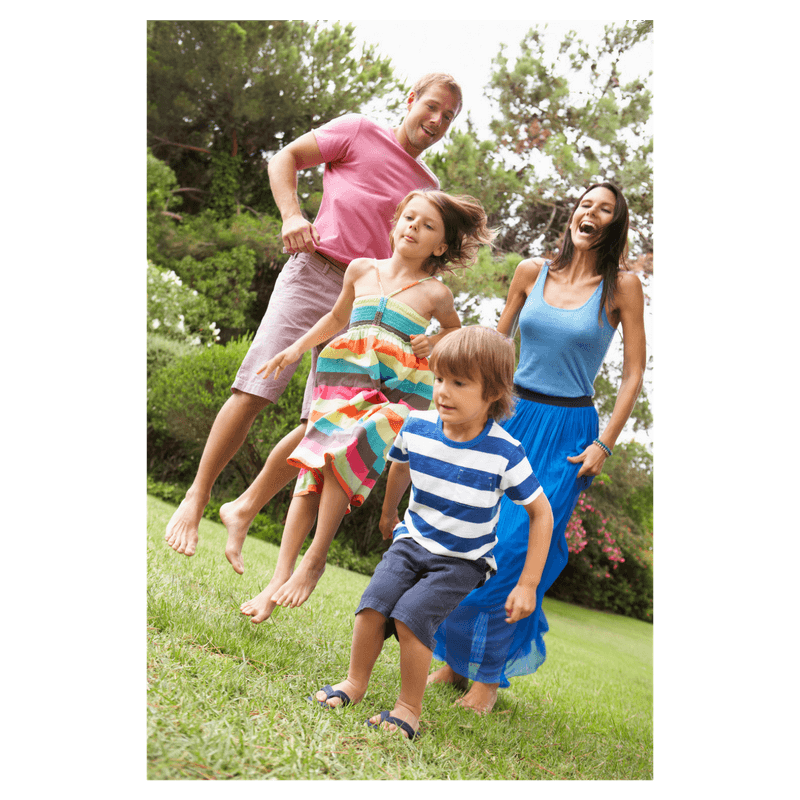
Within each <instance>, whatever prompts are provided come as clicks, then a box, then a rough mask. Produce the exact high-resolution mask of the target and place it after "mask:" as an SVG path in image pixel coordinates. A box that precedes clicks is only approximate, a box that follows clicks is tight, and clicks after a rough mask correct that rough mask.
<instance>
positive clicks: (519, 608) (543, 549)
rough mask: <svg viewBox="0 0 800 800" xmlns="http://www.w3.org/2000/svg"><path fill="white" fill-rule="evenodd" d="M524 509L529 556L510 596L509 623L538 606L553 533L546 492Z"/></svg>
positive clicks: (507, 616) (508, 600)
mask: <svg viewBox="0 0 800 800" xmlns="http://www.w3.org/2000/svg"><path fill="white" fill-rule="evenodd" d="M524 508H525V510H526V511H527V512H528V516H529V517H530V529H529V531H530V532H529V534H528V555H527V556H526V558H525V566H524V567H523V568H522V574H521V575H520V576H519V581H518V582H517V585H516V586H515V587H514V588H513V589H512V590H511V593H510V594H509V595H508V598H507V599H506V622H518V621H519V620H521V619H524V618H525V617H527V616H529V615H530V614H532V613H533V612H534V610H535V609H536V590H537V588H538V587H539V581H540V579H541V577H542V570H544V564H545V561H546V560H547V553H548V551H549V550H550V539H551V537H552V535H553V511H552V509H551V508H550V501H549V500H548V499H547V498H546V497H545V495H544V492H542V493H540V494H539V496H538V497H537V498H536V499H535V500H534V501H533V502H531V503H529V504H528V505H526V506H524Z"/></svg>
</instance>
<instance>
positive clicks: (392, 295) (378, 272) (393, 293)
mask: <svg viewBox="0 0 800 800" xmlns="http://www.w3.org/2000/svg"><path fill="white" fill-rule="evenodd" d="M372 266H373V267H375V274H376V275H377V276H378V289H380V293H381V297H394V296H395V295H396V294H400V292H404V291H405V290H406V289H410V288H411V287H412V286H416V285H417V284H418V283H424V282H425V281H428V280H430V279H431V278H432V277H433V275H428V277H427V278H422V280H418V281H414V282H413V283H409V284H408V286H403V288H402V289H395V290H394V291H393V292H392V293H391V294H386V292H385V291H384V290H383V283H381V271H380V270H379V269H378V262H377V261H373V262H372Z"/></svg>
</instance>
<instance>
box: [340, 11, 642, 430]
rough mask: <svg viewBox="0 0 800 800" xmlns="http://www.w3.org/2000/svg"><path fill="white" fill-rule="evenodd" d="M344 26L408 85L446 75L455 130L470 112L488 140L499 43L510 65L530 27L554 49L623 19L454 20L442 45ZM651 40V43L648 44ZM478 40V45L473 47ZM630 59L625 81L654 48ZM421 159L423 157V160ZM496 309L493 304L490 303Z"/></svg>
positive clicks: (423, 37) (376, 25) (401, 28)
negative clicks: (489, 93) (453, 99)
mask: <svg viewBox="0 0 800 800" xmlns="http://www.w3.org/2000/svg"><path fill="white" fill-rule="evenodd" d="M339 22H342V23H348V22H351V23H353V24H354V25H355V28H356V30H355V33H356V38H357V40H358V42H359V49H360V45H361V44H362V43H366V44H371V45H376V47H377V51H378V54H379V55H381V56H388V57H390V58H391V59H392V64H393V66H394V73H395V75H396V77H397V78H399V79H400V80H402V81H404V82H405V83H406V84H407V85H408V86H411V85H413V83H414V82H415V80H416V79H417V78H418V77H419V76H421V75H424V74H425V73H427V72H448V73H450V74H451V75H453V77H454V78H455V79H456V80H457V81H458V82H459V84H460V85H461V89H462V92H463V99H464V107H463V109H462V111H461V113H460V115H459V116H458V117H457V118H456V121H455V123H454V125H453V128H457V127H458V126H459V123H460V124H462V125H464V124H465V121H466V117H467V115H468V114H469V116H470V117H471V119H472V121H473V123H474V124H475V125H476V126H477V128H478V135H479V136H488V135H489V130H488V124H489V121H490V120H491V118H492V112H493V110H494V109H493V106H492V104H491V103H490V101H489V100H488V99H487V98H486V97H485V96H484V88H485V86H486V85H487V84H488V82H489V78H490V75H491V73H492V69H493V68H492V60H493V59H494V58H495V56H496V54H497V53H498V52H499V49H500V45H501V44H502V45H506V47H505V55H506V57H507V58H508V59H509V62H510V64H512V65H513V63H514V58H515V57H516V55H517V54H518V52H519V43H520V41H521V40H522V38H523V37H524V36H525V34H526V33H527V32H528V31H529V30H530V29H531V28H533V27H535V26H537V25H539V27H540V28H541V27H542V25H543V24H544V23H546V24H547V29H546V32H545V39H544V40H545V42H546V44H547V47H548V48H552V49H556V48H557V47H558V45H559V44H560V42H561V40H562V38H563V36H564V34H566V33H567V32H569V31H570V30H574V31H576V32H577V34H578V37H579V38H581V39H583V40H584V41H586V42H587V43H590V42H592V41H597V40H599V39H600V38H601V37H602V35H603V31H604V28H605V26H606V25H609V24H611V23H612V22H616V23H617V24H621V23H623V22H624V20H610V19H609V20H489V21H487V20H457V21H454V22H452V23H449V24H448V35H447V37H446V38H447V42H448V43H452V44H447V45H445V46H441V45H440V44H439V40H440V38H441V28H440V27H439V26H429V27H424V26H423V27H421V26H420V24H419V22H418V21H414V20H357V19H343V20H339ZM652 38H653V37H651V41H652ZM475 42H478V43H480V44H479V46H474V45H472V46H471V43H475ZM632 56H633V58H632V59H629V60H628V62H626V63H624V64H622V65H621V67H622V68H623V69H626V68H627V69H628V70H630V71H631V72H630V73H628V74H626V73H623V75H624V79H626V80H627V79H629V78H630V77H633V74H634V73H635V74H636V75H639V76H642V77H644V76H646V75H647V74H648V73H649V72H650V71H651V70H652V69H653V64H652V47H651V46H641V45H640V46H638V47H637V48H635V52H634V53H633V54H632ZM382 106H383V104H382V103H378V104H376V105H374V106H372V107H370V108H368V109H365V113H367V114H368V115H369V116H372V117H374V118H376V119H377V118H379V117H381V116H382V114H384V109H383V107H382ZM402 113H404V111H401V112H400V115H398V116H397V118H396V119H392V118H391V117H388V116H384V118H383V119H382V120H379V121H384V122H386V123H388V124H393V123H395V122H397V121H399V118H400V116H401V115H402ZM446 144H447V137H445V138H444V139H443V140H442V141H441V142H439V143H438V144H437V145H434V147H432V148H431V150H430V151H429V152H435V151H436V150H441V149H443V148H444V147H445V146H446ZM423 158H424V156H423ZM492 305H493V306H496V304H495V303H493V304H492ZM486 322H487V324H494V322H495V320H490V319H488V318H487V320H486ZM652 322H653V318H652V307H651V306H648V307H647V310H646V314H645V323H646V329H647V330H646V332H647V336H648V355H650V354H651V353H652V341H651V338H650V337H651V336H652V328H653V325H652ZM609 359H610V360H611V361H612V362H613V363H621V361H622V346H621V341H620V337H619V335H617V336H615V337H614V341H613V342H612V346H611V350H610V352H609ZM652 372H653V371H652V370H649V369H648V371H647V373H646V375H645V381H646V386H647V391H648V394H649V395H650V400H651V403H652V402H653V399H654V398H653V396H652V395H653V393H654V392H653V375H652ZM654 428H655V426H653V428H651V429H650V431H649V432H644V431H636V432H634V431H633V430H632V423H630V422H629V423H628V425H626V427H625V430H624V431H623V433H622V435H621V436H620V439H619V440H620V441H628V440H630V439H635V440H636V441H639V442H641V443H643V444H652V443H653V441H654V435H655V431H654Z"/></svg>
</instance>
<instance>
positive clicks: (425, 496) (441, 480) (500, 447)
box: [388, 411, 542, 580]
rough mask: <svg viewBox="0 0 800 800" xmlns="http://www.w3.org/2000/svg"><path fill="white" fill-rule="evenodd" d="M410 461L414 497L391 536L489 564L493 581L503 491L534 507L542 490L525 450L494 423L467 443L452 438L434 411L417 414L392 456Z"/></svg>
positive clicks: (413, 414) (409, 420)
mask: <svg viewBox="0 0 800 800" xmlns="http://www.w3.org/2000/svg"><path fill="white" fill-rule="evenodd" d="M388 458H389V461H400V462H408V464H409V468H410V471H411V497H410V499H409V503H408V510H407V511H406V513H405V517H404V518H403V521H402V522H400V523H399V524H398V525H396V526H395V529H394V532H393V534H392V535H393V538H395V539H401V538H404V537H408V538H411V539H413V540H414V541H416V542H418V543H419V544H421V545H422V546H423V547H425V548H426V549H427V550H429V551H430V552H432V553H438V554H439V555H446V556H453V557H455V558H465V559H469V560H471V561H477V560H478V559H480V558H483V559H485V560H486V564H487V573H486V579H487V580H488V578H489V577H491V575H493V574H494V573H495V572H497V562H496V561H495V559H494V555H493V553H492V551H493V549H494V546H495V544H496V543H497V536H496V528H497V518H498V516H499V514H500V499H501V498H502V496H503V495H504V494H506V495H508V498H509V500H512V501H513V502H514V503H517V504H519V505H528V503H531V502H533V500H535V499H536V497H538V495H539V494H540V493H541V492H542V487H541V486H540V485H539V481H538V480H537V478H536V476H535V475H534V474H533V469H532V468H531V465H530V462H529V461H528V459H527V457H526V455H525V450H524V448H523V447H522V445H521V444H520V443H519V442H518V441H517V440H516V439H514V438H513V437H512V436H510V435H509V434H508V433H506V431H505V430H503V428H501V427H500V425H498V424H497V423H496V422H495V421H494V420H493V419H490V420H489V421H488V422H487V423H486V425H485V427H484V429H483V431H481V433H480V434H478V436H476V437H475V438H474V439H472V440H471V441H469V442H455V441H452V440H451V439H448V438H447V437H446V436H445V435H444V432H443V430H442V421H441V419H440V418H439V414H438V413H437V412H436V411H412V412H410V413H409V415H408V417H407V418H406V421H405V423H404V424H403V427H402V429H401V431H400V433H399V434H398V435H397V438H396V440H395V442H394V445H393V446H392V448H391V450H390V451H389V456H388Z"/></svg>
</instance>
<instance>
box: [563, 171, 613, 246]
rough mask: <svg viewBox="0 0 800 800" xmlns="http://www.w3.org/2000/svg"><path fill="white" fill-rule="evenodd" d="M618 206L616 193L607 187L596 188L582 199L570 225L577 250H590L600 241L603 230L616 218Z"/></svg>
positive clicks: (573, 242)
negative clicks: (615, 213)
mask: <svg viewBox="0 0 800 800" xmlns="http://www.w3.org/2000/svg"><path fill="white" fill-rule="evenodd" d="M616 205H617V198H616V197H615V195H614V192H612V191H611V190H610V189H606V187H605V186H596V187H595V188H594V189H592V190H591V191H590V192H587V193H586V194H585V195H584V196H583V197H582V198H581V201H580V203H578V207H577V208H576V209H575V213H574V214H573V215H572V220H571V221H570V224H569V232H570V235H571V236H572V244H573V245H574V246H575V249H576V250H589V249H590V248H591V247H594V246H595V245H596V244H597V243H598V242H599V241H600V237H601V236H602V232H603V229H604V228H606V227H607V226H608V225H609V223H610V222H611V220H612V219H613V218H614V210H615V208H616Z"/></svg>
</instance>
